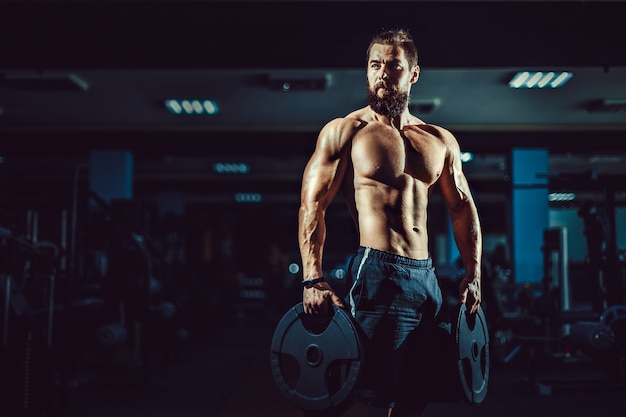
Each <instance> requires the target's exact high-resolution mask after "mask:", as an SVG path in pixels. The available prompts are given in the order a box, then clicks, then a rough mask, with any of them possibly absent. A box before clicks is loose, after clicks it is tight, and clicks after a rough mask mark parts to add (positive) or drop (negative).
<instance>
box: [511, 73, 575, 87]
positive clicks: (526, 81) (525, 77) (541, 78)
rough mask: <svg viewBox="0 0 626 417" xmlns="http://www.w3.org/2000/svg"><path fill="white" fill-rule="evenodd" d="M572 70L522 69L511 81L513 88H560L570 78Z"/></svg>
mask: <svg viewBox="0 0 626 417" xmlns="http://www.w3.org/2000/svg"><path fill="white" fill-rule="evenodd" d="M572 75H573V74H572V73H571V72H565V71H564V72H553V71H548V72H543V71H534V72H530V71H522V72H518V73H517V74H515V76H514V77H513V78H512V79H511V81H509V87H511V88H559V87H563V85H565V83H566V82H567V81H569V79H570V78H572Z"/></svg>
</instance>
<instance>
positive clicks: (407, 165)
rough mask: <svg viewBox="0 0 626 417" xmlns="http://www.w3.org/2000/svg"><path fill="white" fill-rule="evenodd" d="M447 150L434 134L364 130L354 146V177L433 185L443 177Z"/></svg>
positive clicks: (356, 138) (354, 142) (385, 181)
mask: <svg viewBox="0 0 626 417" xmlns="http://www.w3.org/2000/svg"><path fill="white" fill-rule="evenodd" d="M444 160H445V148H444V147H443V145H442V143H441V142H440V141H439V140H438V139H437V138H436V137H433V136H432V135H428V134H419V133H416V132H413V131H404V132H400V131H398V130H395V129H364V130H363V131H361V132H359V134H358V135H356V136H355V138H354V141H353V144H352V162H353V165H354V172H355V176H357V177H363V178H370V179H373V180H376V181H379V182H382V183H389V184H391V183H393V182H394V181H397V180H399V179H400V178H402V177H405V176H406V175H408V176H410V177H413V178H415V179H417V180H419V181H422V182H425V183H428V184H432V183H434V182H435V181H436V180H437V178H439V176H440V175H441V171H442V169H443V165H444Z"/></svg>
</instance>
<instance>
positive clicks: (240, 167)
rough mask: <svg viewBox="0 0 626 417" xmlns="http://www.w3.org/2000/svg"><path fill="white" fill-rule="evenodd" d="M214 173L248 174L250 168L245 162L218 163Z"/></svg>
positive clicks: (215, 165) (214, 166)
mask: <svg viewBox="0 0 626 417" xmlns="http://www.w3.org/2000/svg"><path fill="white" fill-rule="evenodd" d="M213 171H215V172H216V173H218V174H247V173H249V172H250V166H249V165H248V164H246V163H245V162H216V163H215V164H213Z"/></svg>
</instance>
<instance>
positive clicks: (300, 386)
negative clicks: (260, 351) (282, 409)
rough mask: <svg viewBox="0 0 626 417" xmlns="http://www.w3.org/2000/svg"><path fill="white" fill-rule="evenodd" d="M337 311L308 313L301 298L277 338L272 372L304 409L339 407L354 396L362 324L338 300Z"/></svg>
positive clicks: (284, 391)
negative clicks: (340, 306) (353, 319)
mask: <svg viewBox="0 0 626 417" xmlns="http://www.w3.org/2000/svg"><path fill="white" fill-rule="evenodd" d="M332 309H333V311H332V314H328V315H322V316H312V315H305V314H304V306H303V305H302V303H299V304H297V305H295V306H294V307H292V308H291V309H290V310H288V311H287V313H285V315H284V316H283V317H282V319H281V320H280V322H279V323H278V325H277V327H276V330H275V331H274V335H273V337H272V344H271V354H270V361H271V367H272V375H273V377H274V381H275V382H276V384H277V386H278V388H279V389H280V391H281V393H282V394H283V396H284V397H285V398H286V399H287V400H288V401H289V402H291V403H292V404H293V405H295V406H296V407H298V408H300V409H302V410H309V411H322V410H329V409H332V408H339V407H341V406H343V405H345V404H346V403H347V401H349V400H351V393H352V389H353V388H354V386H355V384H356V382H357V379H358V376H359V374H360V371H361V363H362V361H363V354H364V352H363V348H362V344H361V341H360V339H359V335H358V333H357V327H356V324H355V323H354V322H353V321H352V317H351V316H350V315H349V314H348V313H347V312H346V311H344V310H342V309H340V308H339V307H337V306H335V305H333V306H332Z"/></svg>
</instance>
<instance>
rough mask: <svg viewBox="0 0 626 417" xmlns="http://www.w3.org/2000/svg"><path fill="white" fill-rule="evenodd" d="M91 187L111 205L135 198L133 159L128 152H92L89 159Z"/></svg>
mask: <svg viewBox="0 0 626 417" xmlns="http://www.w3.org/2000/svg"><path fill="white" fill-rule="evenodd" d="M89 187H90V188H91V190H92V191H94V192H95V193H96V194H98V195H99V196H100V197H102V198H103V199H104V200H105V201H106V202H108V203H110V202H111V200H114V199H131V198H132V197H133V157H132V154H131V153H130V152H128V151H123V150H121V151H117V150H99V151H92V152H91V154H90V158H89Z"/></svg>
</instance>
